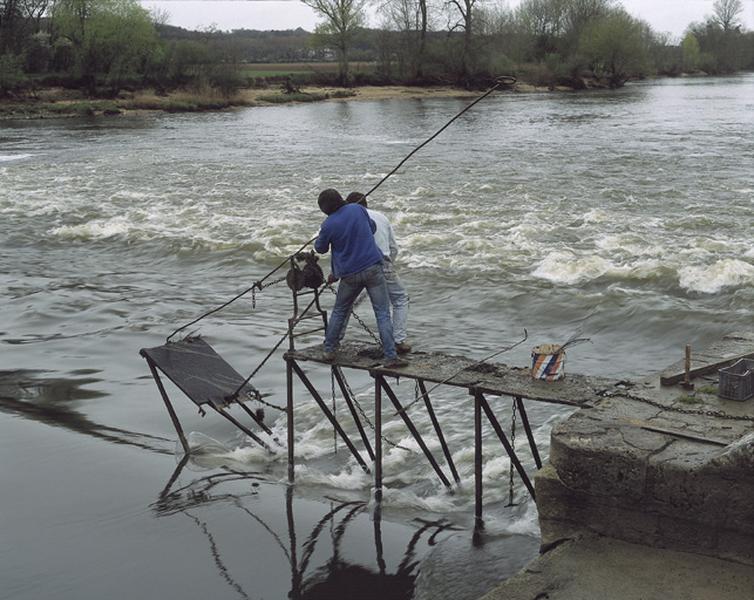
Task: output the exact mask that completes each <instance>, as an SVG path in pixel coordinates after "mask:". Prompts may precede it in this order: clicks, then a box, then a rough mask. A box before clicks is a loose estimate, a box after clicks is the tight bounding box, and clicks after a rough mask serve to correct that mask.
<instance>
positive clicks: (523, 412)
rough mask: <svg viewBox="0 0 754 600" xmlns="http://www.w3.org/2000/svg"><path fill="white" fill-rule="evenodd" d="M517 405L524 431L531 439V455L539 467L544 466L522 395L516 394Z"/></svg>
mask: <svg viewBox="0 0 754 600" xmlns="http://www.w3.org/2000/svg"><path fill="white" fill-rule="evenodd" d="M516 406H517V407H518V414H519V415H521V422H522V423H523V424H524V431H525V432H526V439H527V440H529V448H531V455H532V457H533V458H534V462H535V463H536V465H537V469H541V468H542V459H541V458H540V457H539V450H538V449H537V442H536V441H534V434H533V433H532V431H531V425H529V416H528V415H527V414H526V410H524V400H523V398H521V396H516Z"/></svg>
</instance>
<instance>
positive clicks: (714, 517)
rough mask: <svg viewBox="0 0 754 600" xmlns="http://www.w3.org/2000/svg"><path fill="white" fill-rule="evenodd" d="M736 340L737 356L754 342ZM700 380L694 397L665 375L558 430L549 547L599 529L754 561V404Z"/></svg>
mask: <svg viewBox="0 0 754 600" xmlns="http://www.w3.org/2000/svg"><path fill="white" fill-rule="evenodd" d="M728 339H729V340H730V341H734V342H735V344H732V345H735V346H736V347H735V349H733V350H732V351H731V353H732V354H740V353H741V352H740V351H741V348H742V347H741V344H740V342H741V339H751V344H752V346H754V336H742V335H735V336H731V337H730V338H728ZM752 346H750V347H749V348H750V349H751V350H754V347H752ZM715 347H716V348H717V349H719V350H722V351H724V347H725V339H723V340H721V341H720V342H718V343H716V344H715ZM709 356H710V360H717V357H718V356H719V353H718V351H715V352H710V353H709ZM694 383H696V384H697V386H696V392H695V395H694V396H693V397H691V396H689V395H688V394H689V392H688V391H686V390H684V389H682V388H681V387H679V386H673V387H663V386H660V385H659V377H657V376H655V377H653V378H650V379H648V380H646V381H645V382H643V383H641V384H637V385H635V386H634V387H632V388H631V389H629V390H626V391H621V392H618V393H617V394H614V395H612V396H609V397H604V398H600V399H599V401H597V402H595V403H593V404H592V405H591V408H589V409H584V410H580V411H578V412H576V413H575V414H573V415H571V416H570V417H569V418H568V419H567V420H565V421H564V422H562V423H560V424H558V425H557V426H556V427H554V428H553V430H552V434H551V447H550V462H549V465H547V466H546V467H545V468H544V469H542V470H541V471H539V472H538V474H537V476H536V478H535V487H536V492H537V507H538V510H539V519H540V528H541V531H542V539H543V543H545V544H548V543H552V542H555V541H557V540H561V539H566V538H572V537H575V536H578V535H581V534H584V533H597V534H600V535H604V536H608V537H611V538H615V539H620V540H624V541H628V542H635V543H640V544H644V545H647V546H653V547H657V548H669V549H673V550H676V551H684V552H693V553H697V554H704V555H708V556H712V557H718V558H724V559H728V560H734V561H738V562H741V563H745V564H749V565H754V401H753V400H749V401H746V402H736V401H732V400H722V399H720V398H718V397H717V395H716V393H715V392H716V382H715V381H714V378H712V379H710V380H706V381H701V382H700V381H699V380H696V381H695V382H694ZM702 384H704V385H702ZM752 597H754V595H753V596H752Z"/></svg>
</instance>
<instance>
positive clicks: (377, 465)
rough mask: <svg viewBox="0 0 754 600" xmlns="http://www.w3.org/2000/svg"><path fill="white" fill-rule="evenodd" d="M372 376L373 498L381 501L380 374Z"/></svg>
mask: <svg viewBox="0 0 754 600" xmlns="http://www.w3.org/2000/svg"><path fill="white" fill-rule="evenodd" d="M373 376H374V499H375V500H376V501H377V502H382V375H380V374H379V373H377V374H375V375H373Z"/></svg>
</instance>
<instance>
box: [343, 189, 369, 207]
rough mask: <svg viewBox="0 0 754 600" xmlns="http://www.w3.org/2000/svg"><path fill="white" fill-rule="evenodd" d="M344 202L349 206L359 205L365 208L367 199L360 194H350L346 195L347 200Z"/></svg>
mask: <svg viewBox="0 0 754 600" xmlns="http://www.w3.org/2000/svg"><path fill="white" fill-rule="evenodd" d="M346 202H348V203H349V204H361V205H362V206H363V207H365V208H366V206H367V197H366V196H365V195H364V194H362V193H361V192H351V193H350V194H348V198H346Z"/></svg>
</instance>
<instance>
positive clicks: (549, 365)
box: [531, 344, 565, 381]
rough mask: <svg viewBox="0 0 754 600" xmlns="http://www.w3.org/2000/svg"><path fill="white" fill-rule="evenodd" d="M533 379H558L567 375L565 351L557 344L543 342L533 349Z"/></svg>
mask: <svg viewBox="0 0 754 600" xmlns="http://www.w3.org/2000/svg"><path fill="white" fill-rule="evenodd" d="M531 376H532V379H541V380H543V381H557V380H558V379H563V377H565V352H563V351H562V350H561V347H560V346H558V345H557V344H542V345H541V346H535V347H534V348H532V351H531Z"/></svg>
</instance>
